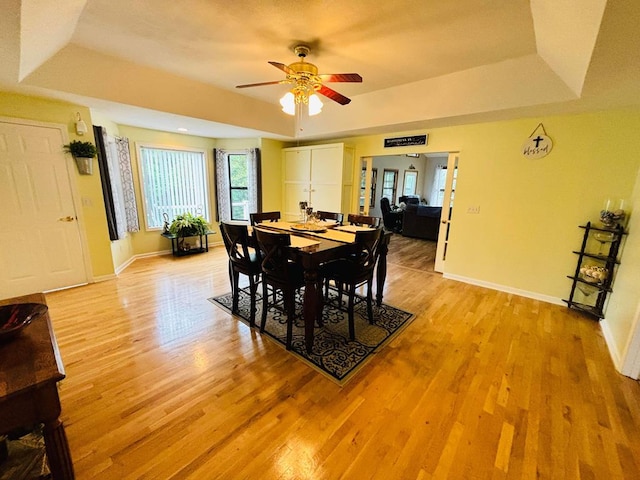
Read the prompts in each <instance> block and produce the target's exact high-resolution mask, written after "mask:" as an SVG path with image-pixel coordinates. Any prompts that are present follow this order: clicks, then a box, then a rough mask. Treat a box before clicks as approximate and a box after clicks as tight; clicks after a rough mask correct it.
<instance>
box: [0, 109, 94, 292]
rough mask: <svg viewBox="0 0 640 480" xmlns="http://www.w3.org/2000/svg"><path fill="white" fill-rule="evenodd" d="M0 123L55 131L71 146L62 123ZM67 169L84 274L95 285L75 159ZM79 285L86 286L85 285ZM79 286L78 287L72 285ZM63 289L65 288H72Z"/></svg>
mask: <svg viewBox="0 0 640 480" xmlns="http://www.w3.org/2000/svg"><path fill="white" fill-rule="evenodd" d="M0 122H6V123H12V124H14V125H27V126H32V127H42V128H51V129H54V130H59V131H60V137H61V138H62V144H63V145H68V144H69V134H68V133H67V126H66V125H64V124H62V123H48V122H39V121H36V120H28V119H25V118H18V117H3V116H0ZM65 164H66V167H67V175H68V177H69V187H70V189H71V200H72V202H73V208H74V210H75V214H76V222H77V223H78V232H79V234H80V248H81V250H82V263H83V264H84V274H85V279H86V280H87V283H93V282H94V281H95V280H94V277H93V268H92V266H91V256H90V255H89V251H90V250H89V239H88V238H87V232H86V229H85V226H84V225H85V223H84V210H83V208H82V199H81V195H80V191H79V190H78V185H77V175H76V171H75V165H74V162H73V159H71V158H69V159H68V161H67V162H65ZM79 285H86V284H84V283H82V284H79ZM72 286H77V285H72ZM72 286H70V287H63V288H71V287H72Z"/></svg>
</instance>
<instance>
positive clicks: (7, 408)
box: [0, 293, 75, 480]
mask: <svg viewBox="0 0 640 480" xmlns="http://www.w3.org/2000/svg"><path fill="white" fill-rule="evenodd" d="M12 303H46V301H45V298H44V295H43V294H42V293H34V294H31V295H25V296H22V297H16V298H10V299H6V300H0V305H8V304H12ZM0 365H1V366H2V368H0V435H2V434H6V433H9V432H10V431H12V430H14V429H16V428H19V427H25V426H30V425H34V424H37V423H42V424H44V442H45V448H46V452H47V461H48V462H49V469H50V470H51V475H52V477H53V479H54V480H73V479H74V478H75V474H74V472H73V463H72V461H71V453H70V452H69V444H68V443H67V435H66V433H65V431H64V426H63V425H62V422H61V421H60V411H61V407H60V398H59V397H58V382H59V381H60V380H62V379H63V378H64V377H65V374H64V367H63V365H62V359H61V358H60V352H59V351H58V344H57V343H56V337H55V335H54V333H53V329H52V328H51V319H50V318H49V314H48V313H46V314H45V315H42V316H41V317H39V318H36V319H35V320H34V321H33V322H32V323H31V325H28V326H27V327H25V329H24V330H23V331H22V333H21V334H20V335H18V337H16V338H15V339H12V340H9V341H8V342H5V343H0Z"/></svg>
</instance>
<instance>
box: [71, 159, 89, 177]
mask: <svg viewBox="0 0 640 480" xmlns="http://www.w3.org/2000/svg"><path fill="white" fill-rule="evenodd" d="M73 158H75V160H76V165H77V166H78V172H80V173H81V174H82V175H93V157H73Z"/></svg>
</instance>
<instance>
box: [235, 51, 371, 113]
mask: <svg viewBox="0 0 640 480" xmlns="http://www.w3.org/2000/svg"><path fill="white" fill-rule="evenodd" d="M293 51H294V53H295V54H296V55H297V56H298V57H299V58H300V60H299V61H297V62H294V63H292V64H290V65H285V64H283V63H279V62H269V63H270V64H271V65H273V66H274V67H276V68H278V69H280V70H282V71H283V72H284V73H286V74H287V76H286V78H285V79H284V80H277V81H273V82H261V83H250V84H247V85H238V86H236V88H249V87H260V86H263V85H276V84H279V83H282V84H287V83H288V84H292V85H293V88H292V89H291V91H290V92H289V93H287V95H285V97H287V96H289V98H288V101H289V102H295V104H300V103H304V104H309V115H313V114H314V113H312V108H313V104H314V103H315V102H319V99H318V98H317V96H315V97H316V98H315V100H314V99H313V98H311V97H313V96H314V94H315V93H316V92H317V93H319V94H321V95H324V96H325V97H327V98H329V99H331V100H333V101H334V102H337V103H339V104H340V105H347V104H348V103H350V102H351V99H350V98H347V97H345V96H344V95H342V94H341V93H338V92H336V91H335V90H333V89H331V88H329V87H327V86H326V85H324V82H362V77H361V76H360V75H358V74H357V73H331V74H326V73H325V74H320V73H318V67H316V66H315V65H314V64H313V63H309V62H305V60H304V59H305V57H306V56H307V55H308V54H309V52H310V48H309V47H308V46H307V45H297V46H296V47H294V49H293ZM285 97H283V98H282V100H281V101H280V103H281V104H282V106H283V110H284V111H285V112H287V113H289V114H291V115H293V114H294V112H293V111H288V110H287V106H285V103H286V102H288V101H287V100H285ZM319 103H320V107H319V108H322V102H319ZM315 113H319V110H318V111H316V112H315Z"/></svg>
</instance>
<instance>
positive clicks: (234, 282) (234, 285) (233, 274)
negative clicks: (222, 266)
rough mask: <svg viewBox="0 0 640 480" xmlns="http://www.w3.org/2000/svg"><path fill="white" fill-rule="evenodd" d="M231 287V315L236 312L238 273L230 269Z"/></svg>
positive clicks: (238, 289) (238, 293) (238, 294)
mask: <svg viewBox="0 0 640 480" xmlns="http://www.w3.org/2000/svg"><path fill="white" fill-rule="evenodd" d="M231 277H232V279H233V280H232V285H231V292H232V294H233V303H232V305H231V311H232V312H233V313H237V312H238V299H239V297H240V272H238V271H236V270H234V269H233V267H232V268H231Z"/></svg>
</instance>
